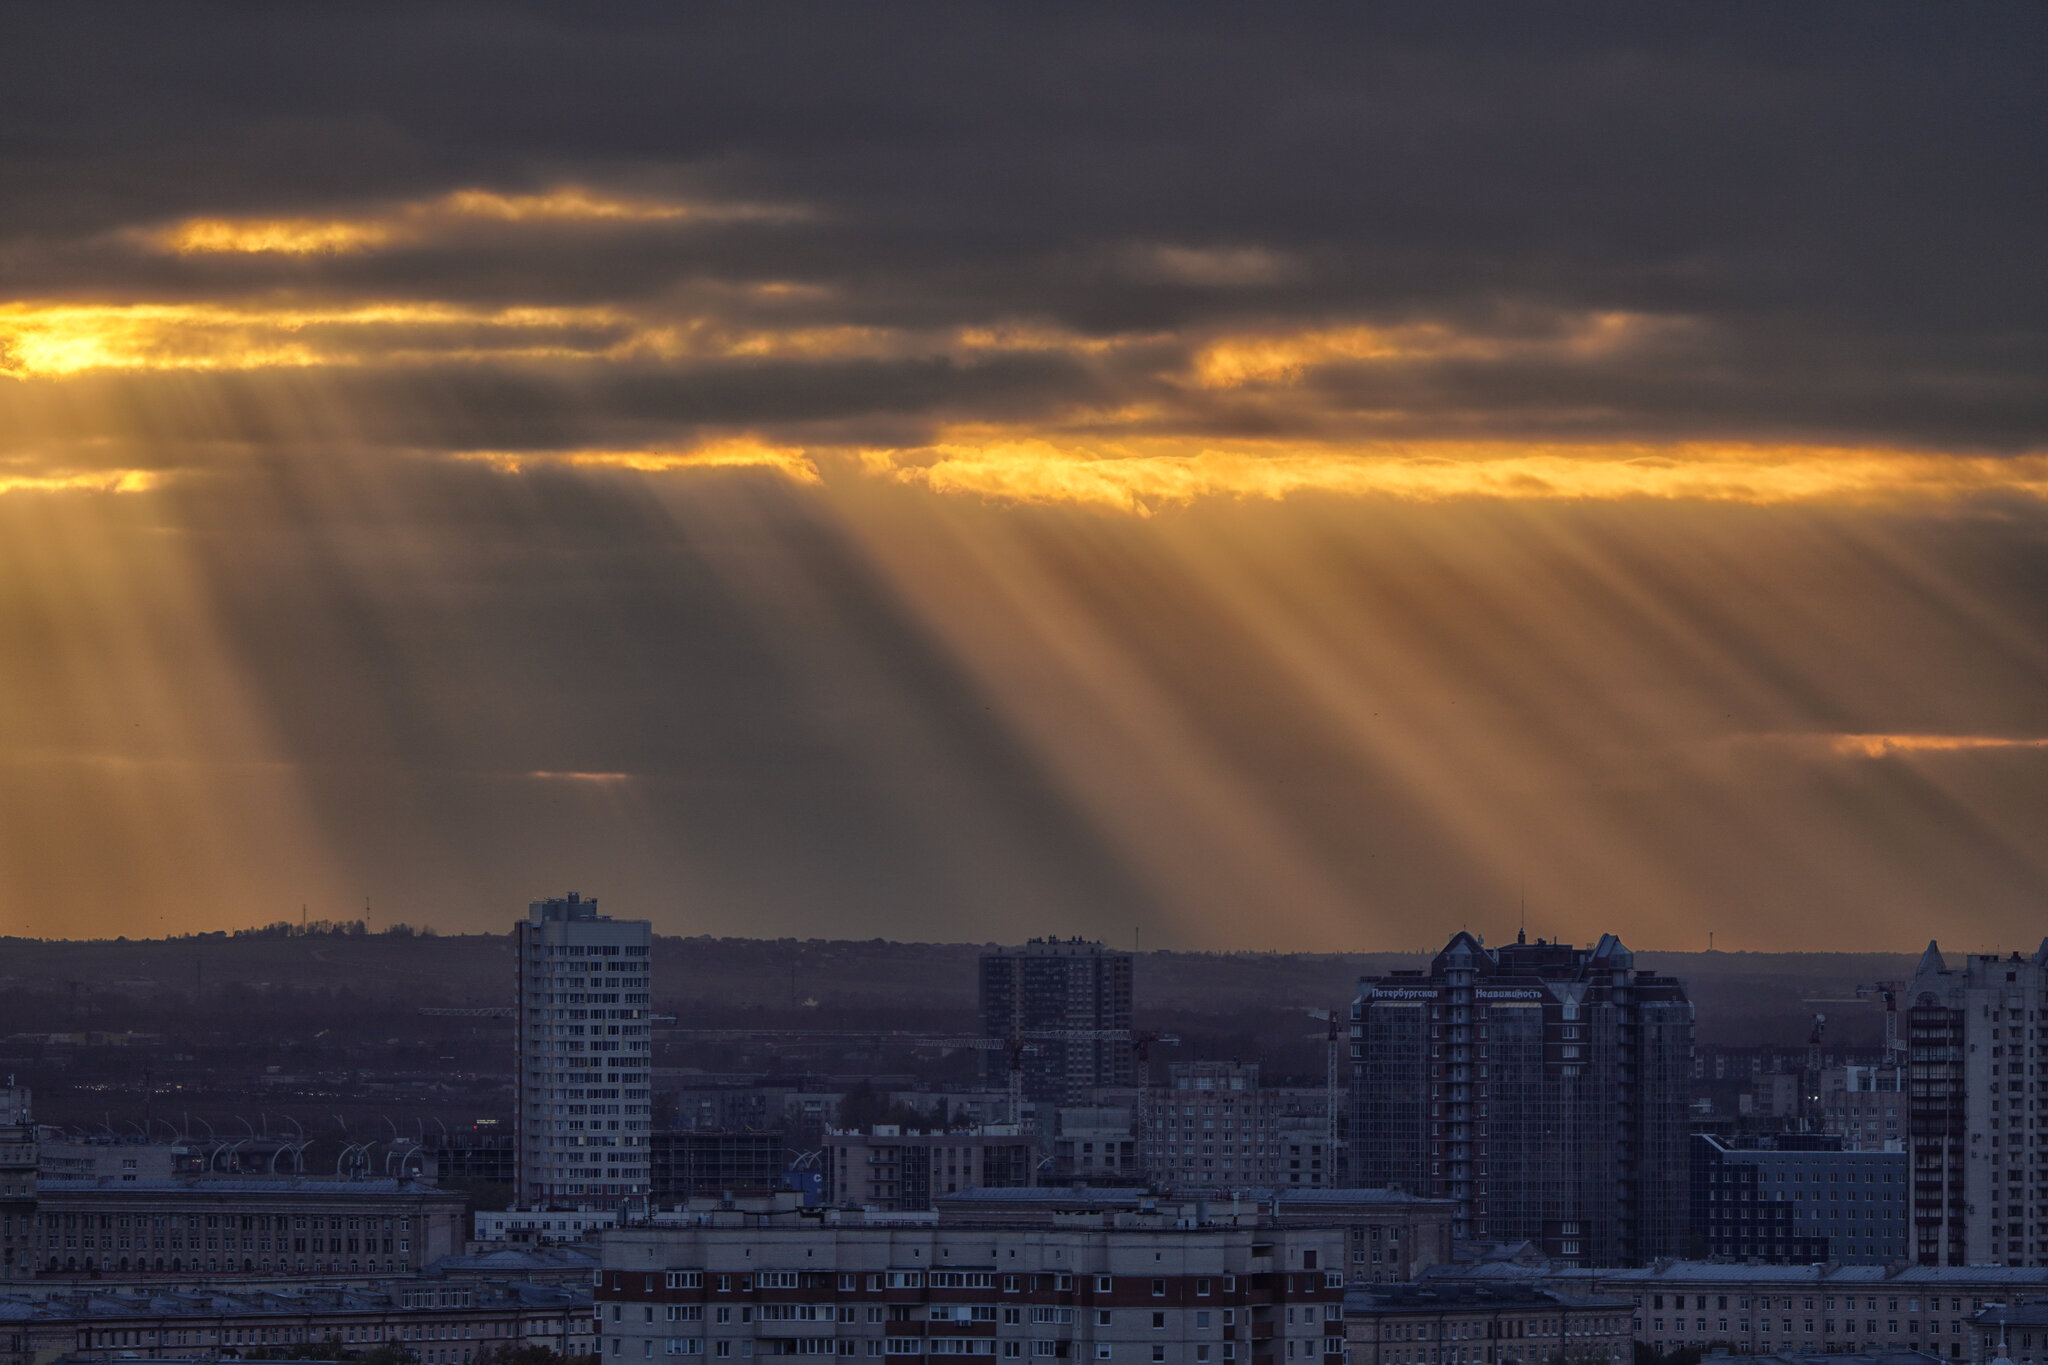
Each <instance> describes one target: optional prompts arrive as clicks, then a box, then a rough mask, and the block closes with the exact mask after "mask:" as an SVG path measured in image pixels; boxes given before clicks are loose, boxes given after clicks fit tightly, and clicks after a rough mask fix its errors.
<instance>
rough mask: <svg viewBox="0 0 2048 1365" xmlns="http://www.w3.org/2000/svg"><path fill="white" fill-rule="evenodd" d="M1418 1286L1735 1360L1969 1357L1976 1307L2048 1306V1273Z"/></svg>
mask: <svg viewBox="0 0 2048 1365" xmlns="http://www.w3.org/2000/svg"><path fill="white" fill-rule="evenodd" d="M1423 1281H1424V1283H1426V1284H1431V1285H1442V1284H1450V1283H1463V1284H1485V1285H1493V1286H1500V1285H1505V1284H1511V1283H1520V1284H1533V1285H1538V1286H1540V1287H1543V1288H1546V1289H1553V1290H1557V1291H1558V1292H1560V1293H1565V1294H1572V1295H1578V1296H1590V1295H1598V1296H1611V1297H1617V1298H1625V1299H1628V1300H1630V1301H1631V1302H1632V1303H1633V1304H1634V1305H1635V1311H1634V1316H1633V1327H1634V1331H1635V1335H1636V1338H1637V1340H1639V1341H1642V1342H1643V1343H1645V1344H1646V1345H1648V1346H1651V1347H1653V1348H1655V1349H1656V1350H1658V1351H1660V1352H1666V1353H1668V1352H1671V1351H1674V1350H1679V1349H1682V1348H1692V1349H1697V1350H1713V1349H1716V1348H1720V1349H1725V1350H1730V1351H1733V1352H1735V1353H1737V1354H1740V1355H1771V1354H1774V1353H1780V1352H1782V1353H1790V1354H1798V1355H1812V1354H1828V1355H1836V1354H1842V1353H1852V1354H1853V1353H1855V1352H1858V1351H1862V1352H1872V1351H1877V1352H1896V1351H1924V1352H1926V1353H1927V1354H1929V1355H1936V1356H1940V1357H1942V1358H1943V1359H1945V1360H1950V1361H1955V1360H1964V1359H1967V1358H1969V1352H1970V1348H1971V1342H1972V1333H1973V1331H1974V1328H1973V1326H1972V1319H1973V1317H1974V1316H1975V1314H1976V1313H1977V1312H1978V1311H1979V1310H1981V1309H1984V1308H1988V1307H1991V1306H1993V1305H2011V1304H2018V1303H2021V1302H2024V1301H2026V1300H2028V1299H2033V1298H2042V1297H2048V1267H2030V1268H2019V1267H2004V1266H1916V1265H1906V1266H1867V1265H1836V1264H1832V1263H1829V1264H1822V1265H1803V1266H1794V1265H1738V1264H1723V1263H1719V1262H1713V1261H1667V1262H1662V1263H1659V1264H1657V1265H1654V1266H1645V1267H1640V1268H1635V1269H1622V1270H1598V1269H1583V1268H1577V1267H1567V1266H1558V1265H1554V1264H1552V1265H1545V1264H1534V1265H1531V1264H1524V1263H1514V1262H1492V1263H1486V1264H1480V1265H1461V1264H1454V1265H1443V1266H1438V1267H1436V1268H1435V1269H1433V1270H1431V1271H1428V1272H1427V1273H1426V1274H1425V1275H1424V1276H1423Z"/></svg>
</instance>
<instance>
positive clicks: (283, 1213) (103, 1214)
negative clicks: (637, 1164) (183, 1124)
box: [26, 1176, 468, 1281]
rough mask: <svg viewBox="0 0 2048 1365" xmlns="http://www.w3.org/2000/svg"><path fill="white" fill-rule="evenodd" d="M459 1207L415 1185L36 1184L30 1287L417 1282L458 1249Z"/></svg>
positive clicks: (462, 1214)
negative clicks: (120, 1282)
mask: <svg viewBox="0 0 2048 1365" xmlns="http://www.w3.org/2000/svg"><path fill="white" fill-rule="evenodd" d="M467 1208H468V1201H467V1199H466V1198H465V1196H463V1195H462V1194H461V1193H459V1192H458V1191H454V1190H443V1189H438V1188H436V1187H435V1186H433V1185H430V1184H425V1183H423V1182H420V1181H415V1180H341V1179H317V1178H313V1177H305V1176H289V1177H283V1178H279V1179H269V1180H251V1179H227V1178H215V1179H207V1178H204V1177H202V1178H198V1179H191V1180H168V1181H162V1180H158V1181H138V1182H134V1183H129V1182H126V1181H121V1180H118V1179H112V1180H105V1179H103V1180H44V1181H42V1182H41V1188H40V1189H39V1190H38V1192H37V1197H36V1207H35V1212H34V1214H33V1215H32V1217H31V1224H30V1228H29V1230H28V1235H27V1247H26V1250H27V1253H28V1259H29V1262H30V1264H31V1265H32V1266H33V1267H34V1273H35V1275H36V1278H37V1279H39V1280H51V1279H65V1278H87V1279H107V1278H137V1279H144V1278H147V1279H171V1280H178V1279H183V1280H188V1281H190V1280H197V1279H199V1278H201V1277H204V1278H205V1279H207V1280H216V1279H262V1278H267V1277H277V1276H303V1275H323V1276H334V1275H349V1276H382V1275H406V1274H413V1273H417V1272H418V1271H419V1270H420V1269H421V1268H422V1267H423V1266H426V1265H429V1264H431V1263H432V1262H433V1261H435V1260H437V1259H439V1258H441V1257H443V1256H449V1255H453V1254H455V1253H456V1252H459V1251H461V1250H462V1245H463V1236H464V1231H465V1227H464V1225H465V1223H466V1221H467V1217H466V1215H467Z"/></svg>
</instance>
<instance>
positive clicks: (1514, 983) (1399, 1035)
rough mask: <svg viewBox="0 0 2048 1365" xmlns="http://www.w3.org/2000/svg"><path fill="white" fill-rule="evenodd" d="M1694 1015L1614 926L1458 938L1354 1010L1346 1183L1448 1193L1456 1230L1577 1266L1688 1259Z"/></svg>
mask: <svg viewBox="0 0 2048 1365" xmlns="http://www.w3.org/2000/svg"><path fill="white" fill-rule="evenodd" d="M1692 1040H1693V1011H1692V1003H1691V1002H1690V1001H1689V1000H1688V999H1687V998H1686V994H1685V987H1684V986H1683V985H1682V984H1681V983H1680V982H1678V981H1677V980H1675V979H1673V978H1671V977H1667V976H1659V975H1657V974H1655V973H1652V972H1647V971H1641V972H1639V971H1636V970H1635V956H1634V954H1632V953H1631V952H1629V950H1628V949H1627V948H1625V947H1623V946H1622V944H1621V941H1620V940H1619V939H1617V938H1615V937H1614V936H1613V935H1612V934H1609V935H1605V936H1603V937H1602V938H1601V940H1600V942H1599V944H1598V945H1597V946H1595V947H1593V948H1590V949H1580V948H1574V947H1572V946H1571V945H1569V944H1564V943H1546V942H1544V941H1543V940H1541V939H1539V940H1537V941H1536V942H1534V943H1528V942H1525V941H1523V940H1522V939H1521V938H1520V937H1517V939H1516V941H1515V942H1514V943H1511V944H1508V945H1506V946H1504V947H1501V948H1499V949H1494V950H1489V949H1488V948H1486V947H1485V946H1483V945H1482V944H1481V943H1480V941H1479V940H1478V939H1476V938H1474V937H1472V936H1471V935H1470V934H1466V933H1463V932H1461V933H1459V934H1457V935H1456V936H1455V937H1453V938H1452V939H1451V941H1450V943H1449V944H1448V945H1446V946H1445V948H1444V950H1443V951H1442V952H1440V953H1438V954H1437V956H1436V958H1435V960H1434V961H1432V962H1431V964H1430V967H1429V970H1428V971H1426V972H1424V971H1400V972H1394V973H1391V974H1389V975H1387V976H1382V977H1368V978H1363V979H1361V980H1360V982H1359V991H1358V998H1357V1000H1356V1001H1354V1002H1353V1004H1352V1008H1351V1076H1352V1115H1351V1122H1352V1134H1351V1151H1352V1181H1353V1183H1354V1184H1357V1185H1362V1186H1395V1187H1398V1188H1400V1189H1403V1190H1406V1191H1408V1192H1409V1193H1411V1194H1420V1195H1428V1196H1432V1197H1437V1198H1447V1199H1451V1200H1453V1201H1455V1202H1456V1204H1457V1208H1458V1215H1457V1220H1456V1225H1455V1230H1456V1232H1457V1234H1458V1235H1459V1236H1460V1237H1469V1238H1482V1239H1492V1240H1497V1241H1524V1240H1527V1241H1533V1242H1536V1243H1538V1244H1540V1245H1541V1247H1542V1249H1543V1251H1544V1252H1545V1253H1546V1254H1547V1255H1549V1256H1552V1257H1555V1258H1557V1259H1559V1260H1562V1261H1566V1262H1573V1263H1577V1264H1580V1265H1631V1264H1636V1263H1639V1262H1642V1261H1645V1260H1648V1259H1650V1258H1652V1257H1657V1256H1674V1255H1678V1254H1680V1253H1682V1252H1683V1250H1684V1247H1685V1233H1686V1224H1687V1212H1688V1209H1687V1205H1688V1193H1689V1191H1688V1185H1687V1175H1686V1169H1687V1167H1686V1158H1687V1148H1686V1140H1687V1127H1686V1106H1687V1099H1688V1086H1689V1082H1690V1079H1691V1074H1692Z"/></svg>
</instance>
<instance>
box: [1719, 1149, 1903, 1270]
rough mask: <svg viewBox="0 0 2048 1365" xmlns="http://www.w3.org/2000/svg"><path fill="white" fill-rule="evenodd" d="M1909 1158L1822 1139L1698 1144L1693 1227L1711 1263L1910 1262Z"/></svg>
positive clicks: (1897, 1152)
mask: <svg viewBox="0 0 2048 1365" xmlns="http://www.w3.org/2000/svg"><path fill="white" fill-rule="evenodd" d="M1907 1175H1908V1168H1907V1156H1906V1153H1905V1151H1904V1150H1903V1149H1895V1150H1893V1151H1889V1152H1887V1151H1845V1150H1844V1149H1843V1145H1842V1139H1841V1138H1839V1137H1834V1136H1829V1135H1825V1134H1819V1133H1801V1134H1793V1133H1781V1134H1778V1135H1776V1136H1774V1137H1735V1138H1727V1137H1721V1136H1718V1135H1714V1134H1707V1133H1695V1134H1694V1135H1693V1139H1692V1228H1693V1235H1694V1236H1695V1237H1698V1238H1699V1239H1700V1240H1701V1241H1702V1242H1703V1243H1705V1246H1706V1250H1707V1253H1708V1254H1709V1255H1711V1256H1717V1257H1726V1258H1728V1259H1731V1260H1745V1261H1764V1262H1779V1263H1784V1264H1795V1265H1810V1264H1812V1263H1813V1262H1815V1261H1830V1260H1832V1261H1839V1262H1842V1263H1843V1264H1847V1265H1890V1264H1893V1263H1896V1262H1899V1261H1903V1260H1905V1259H1906V1257H1907V1253H1908V1243H1909V1240H1910V1232H1911V1225H1910V1223H1909V1221H1908V1218H1909V1201H1908V1195H1909V1193H1910V1191H1909V1188H1908V1184H1907Z"/></svg>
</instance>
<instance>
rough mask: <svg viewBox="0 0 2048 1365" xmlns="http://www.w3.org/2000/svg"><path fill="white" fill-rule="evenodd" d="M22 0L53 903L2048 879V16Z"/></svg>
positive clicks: (857, 930) (1980, 891)
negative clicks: (2043, 62) (38, 2)
mask: <svg viewBox="0 0 2048 1365" xmlns="http://www.w3.org/2000/svg"><path fill="white" fill-rule="evenodd" d="M0 28H4V33H0V38H4V41H0V933H7V934H31V935H44V936H93V935H105V936H112V935H116V934H125V935H129V936H131V937H134V936H152V935H159V934H163V933H174V932H187V931H192V930H200V929H214V928H223V927H234V926H239V925H248V924H256V923H264V922H268V921H272V920H277V919H297V918H299V917H300V916H301V914H302V913H303V914H306V915H308V916H310V917H312V918H350V917H354V916H357V915H360V914H362V913H364V912H365V910H366V908H367V912H368V914H369V916H370V918H371V923H372V926H373V927H376V926H378V925H381V924H385V923H389V922H392V921H398V920H403V921H406V922H410V923H414V924H421V923H425V924H431V925H433V926H434V927H436V928H438V929H441V930H443V931H446V932H458V931H470V932H475V931H482V930H499V929H502V928H503V927H505V926H506V925H508V924H509V923H510V922H511V920H512V919H514V918H515V917H517V916H518V915H519V914H520V913H521V912H522V909H523V907H524V905H525V903H526V902H527V901H528V900H530V899H532V898H534V897H536V896H539V895H544V894H556V895H559V894H563V893H566V892H567V891H569V890H572V889H574V890H577V891H579V892H581V893H583V894H586V895H595V896H598V897H599V898H600V902H601V904H603V905H604V907H605V908H606V909H607V910H608V911H611V912H612V913H615V914H621V915H632V916H636V917H637V916H645V917H648V918H651V919H652V920H653V921H654V922H655V925H656V927H657V929H658V930H659V931H660V932H663V933H704V934H721V935H724V934H744V935H759V936H768V937H781V936H795V937H835V938H836V937H847V938H872V937H893V938H907V939H928V940H966V941H1004V940H1017V939H1020V938H1022V937H1024V936H1026V935H1036V934H1044V933H1057V934H1087V935H1089V936H1093V937H1100V938H1104V939H1106V940H1109V941H1111V942H1115V943H1127V942H1131V941H1133V939H1134V937H1135V938H1136V940H1137V941H1139V942H1140V943H1142V945H1143V946H1145V947H1148V948H1151V947H1161V948H1164V947H1172V948H1182V949H1289V950H1300V949H1313V950H1363V949H1391V948H1421V947H1427V946H1431V945H1433V944H1435V943H1440V942H1441V941H1442V939H1443V938H1444V936H1445V935H1447V934H1448V933H1450V932H1452V931H1455V930H1456V929H1458V928H1460V927H1469V928H1472V929H1475V930H1479V931H1482V932H1485V933H1487V934H1489V935H1492V936H1496V937H1497V936H1500V935H1504V934H1508V933H1512V932H1514V931H1515V930H1516V929H1517V928H1518V927H1520V926H1521V925H1523V924H1524V923H1526V925H1527V927H1528V930H1529V932H1530V933H1531V934H1532V935H1534V934H1545V935H1561V936H1564V937H1567V938H1586V937H1589V936H1591V935H1594V934H1597V933H1600V932H1603V931H1609V930H1611V931H1614V932H1618V933H1620V934H1622V935H1623V937H1624V938H1625V939H1627V940H1628V941H1629V942H1631V943H1632V944H1634V945H1636V946H1640V947H1667V948H1697V947H1705V946H1706V944H1707V941H1708V935H1709V934H1710V933H1711V934H1713V935H1714V936H1715V938H1714V942H1715V945H1716V946H1718V947H1720V948H1724V949H1742V948H1748V949H1756V950H1765V949H1770V950H1784V949H1804V948H1815V949H1818V948H1853V949H1858V950H1877V949H1892V950H1906V949H1910V948H1913V947H1915V946H1917V945H1920V944H1924V942H1925V941H1926V940H1927V939H1928V938H1930V937H1939V938H1941V939H1942V941H1943V943H1944V946H1953V947H1961V948H1969V947H1975V946H1988V945H1989V944H1992V943H1994V942H2004V943H2006V944H2008V945H2011V944H2016V943H2026V942H2029V941H2030V940H2029V934H2030V933H2031V935H2032V938H2033V939H2038V938H2039V937H2040V933H2041V928H2042V920H2043V914H2042V912H2043V909H2044V907H2048V837H2044V836H2043V830H2044V828H2048V435H2044V433H2048V344H2044V342H2048V309H2044V303H2048V275H2044V268H2043V259H2044V253H2043V250H2042V244H2043V242H2044V241H2048V202H2044V201H2048V176H2044V174H2043V167H2044V166H2048V145H2044V144H2048V137H2044V131H2043V130H2044V129H2048V118H2044V113H2048V110H2044V108H2043V104H2044V96H2043V89H2044V84H2043V82H2042V81H2041V80H2040V78H2039V76H2040V57H2041V53H2042V51H2043V50H2044V40H2048V9H2043V8H2042V7H2041V6H2039V5H2036V4H2031V3H2029V4H2009V5H2008V4H1995V3H1994V4H1983V5H1972V6H1967V7H1949V6H1922V5H1885V4H1855V5H1841V6H1831V5H1801V6H1771V5H1725V4H1714V5H1690V6H1689V5H1671V6H1655V7H1642V6H1624V7H1602V6H1569V7H1552V6H1542V7H1532V6H1524V5H1504V6H1476V5H1475V6H1468V5H1460V4H1430V5H1391V6H1370V7H1368V6H1349V7H1347V6H1301V7H1295V6H1288V5H1281V6H1257V7H1250V6H1209V5H1203V4H1180V5H1172V6H1147V5H1135V4H1133V5H1108V6H1105V5H1089V6H1080V5H1073V6H1069V5H1060V4H1043V5H1031V6H987V5H979V4H958V3H956V4H947V5H936V6H897V5H883V6H873V7H870V6H858V7H856V6H783V5H776V4H750V5H745V6H672V5H651V4H650V5H634V4H614V5H605V6H526V5H519V4H489V5H483V4H478V5H455V6H442V5H428V4H408V5H402V6H401V5H390V6H384V5H354V6H334V7H320V6H242V5H222V6H207V5H196V4H179V5H163V4H142V5H136V6H132V7H124V6H120V5H111V4H110V5H94V6H43V7H17V8H15V9H13V10H10V11H9V12H8V14H7V16H6V17H5V19H0Z"/></svg>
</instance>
